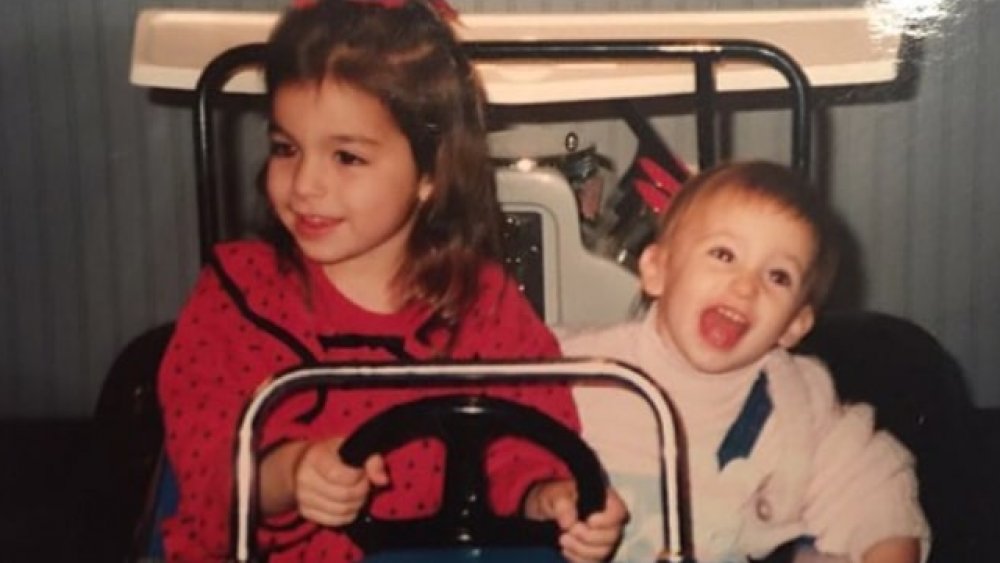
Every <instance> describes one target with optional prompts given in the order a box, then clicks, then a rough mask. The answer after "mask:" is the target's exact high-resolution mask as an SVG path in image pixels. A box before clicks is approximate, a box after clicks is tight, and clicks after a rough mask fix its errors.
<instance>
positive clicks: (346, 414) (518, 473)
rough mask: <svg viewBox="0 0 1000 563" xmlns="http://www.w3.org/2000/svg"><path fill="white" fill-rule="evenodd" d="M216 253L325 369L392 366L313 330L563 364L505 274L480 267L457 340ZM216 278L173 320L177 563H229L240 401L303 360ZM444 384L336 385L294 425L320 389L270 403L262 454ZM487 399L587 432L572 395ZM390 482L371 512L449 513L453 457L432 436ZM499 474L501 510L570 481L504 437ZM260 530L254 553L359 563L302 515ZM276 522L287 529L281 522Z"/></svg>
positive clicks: (511, 391) (260, 259) (503, 391)
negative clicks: (545, 485) (444, 492)
mask: <svg viewBox="0 0 1000 563" xmlns="http://www.w3.org/2000/svg"><path fill="white" fill-rule="evenodd" d="M218 256H219V259H220V261H221V263H222V264H223V266H224V267H225V268H226V271H227V273H228V275H229V276H230V277H231V278H232V280H233V281H234V282H235V284H236V286H237V287H239V288H240V289H241V290H242V291H243V295H244V297H245V298H246V301H247V304H248V306H249V307H250V308H251V309H252V310H253V311H254V312H255V313H256V314H257V315H260V316H262V317H264V318H266V319H269V320H270V321H271V322H273V323H275V324H277V325H278V326H280V327H281V328H282V329H284V330H286V331H287V332H288V333H289V334H291V335H292V336H293V337H294V338H295V339H296V340H298V341H299V342H301V343H302V344H304V345H305V346H307V347H308V348H309V349H310V350H311V352H312V353H313V354H315V355H316V356H317V357H318V358H320V359H321V360H322V361H330V362H344V361H365V362H369V361H395V360H394V358H395V356H393V355H392V354H390V353H389V352H388V351H387V350H385V349H380V348H378V347H358V348H331V349H327V350H324V349H323V348H322V347H321V346H320V345H319V343H318V335H329V334H369V335H373V336H391V337H399V338H401V339H402V341H403V343H404V347H405V350H406V352H407V353H408V354H410V355H412V356H413V357H415V358H430V357H433V356H434V355H435V354H437V353H438V350H439V349H440V347H441V344H442V343H444V342H448V341H450V342H451V343H452V347H451V356H452V357H454V358H456V359H473V358H482V359H487V360H489V359H509V358H544V357H554V356H555V355H556V354H557V353H558V346H557V344H556V341H555V339H554V337H553V336H552V335H551V334H550V333H549V331H548V329H547V328H546V327H545V326H544V324H542V323H541V321H540V320H539V319H538V318H537V317H535V315H534V312H533V310H532V309H531V307H530V305H529V304H528V303H527V301H525V300H524V298H523V297H522V296H521V295H520V293H518V292H517V288H516V285H515V284H513V283H510V282H508V281H506V279H505V277H504V274H503V272H502V270H501V269H500V268H499V267H498V266H490V267H488V268H486V269H484V271H483V273H482V278H481V280H482V283H481V289H482V291H481V295H480V296H479V299H478V301H477V303H476V304H475V306H474V307H473V308H472V309H471V310H470V311H469V312H468V313H467V314H466V315H465V316H464V317H463V318H462V320H461V322H460V323H459V325H458V327H457V328H456V329H455V330H456V333H455V334H454V336H453V338H452V336H451V335H449V334H448V333H447V330H448V329H446V328H444V327H440V328H435V329H434V330H432V331H431V332H430V334H429V336H426V338H425V337H423V335H422V337H421V338H417V337H416V334H417V333H418V331H420V330H421V328H422V327H426V326H428V324H429V323H430V321H431V319H430V315H429V312H428V311H426V310H425V309H423V308H421V307H419V306H414V307H412V308H409V309H406V310H404V311H401V312H399V313H395V314H391V315H376V314H373V313H370V312H367V311H364V310H362V309H360V308H358V307H357V306H355V305H354V304H353V303H350V302H349V301H347V299H346V298H344V297H343V296H342V295H341V294H339V292H337V291H336V289H335V288H334V287H333V286H332V285H330V284H329V282H327V281H326V280H325V278H324V277H322V274H321V272H318V268H317V269H315V270H312V269H310V271H309V272H308V278H309V282H310V284H311V288H312V290H313V294H312V296H311V297H312V298H311V299H310V300H307V299H305V297H304V296H303V294H302V291H301V289H300V288H301V286H302V284H301V282H300V281H299V279H298V278H296V277H295V276H296V274H294V273H288V274H285V273H280V272H279V270H278V268H277V264H276V261H275V259H274V256H273V254H272V252H271V251H270V250H269V249H268V248H267V247H265V246H264V245H262V244H259V243H230V244H227V245H223V246H222V247H220V251H219V253H218ZM233 305H234V304H233V301H232V300H231V299H230V297H229V296H228V295H227V294H226V293H225V291H224V290H223V288H222V286H221V284H220V283H219V280H218V279H217V277H216V276H215V275H214V274H213V273H212V272H211V271H206V272H204V273H203V274H202V275H201V277H200V278H199V280H198V283H197V286H196V288H195V290H194V291H193V292H192V296H191V298H190V300H189V302H188V303H187V304H186V306H185V308H184V310H183V311H182V313H181V316H180V318H179V319H178V325H177V331H176V333H175V337H174V340H173V341H172V343H171V345H170V346H169V349H168V353H167V355H166V357H165V358H164V361H163V364H162V366H161V370H160V379H159V392H160V398H161V401H162V403H163V405H164V415H165V423H166V428H167V432H166V436H167V448H168V454H169V456H170V460H171V464H172V465H173V467H174V470H175V473H176V475H177V476H178V479H179V487H180V492H181V501H180V506H179V510H178V513H177V514H176V515H175V516H174V517H172V518H170V519H168V520H167V522H166V523H165V525H164V533H165V536H164V538H165V543H166V547H167V550H168V553H169V556H168V560H170V561H211V560H220V559H222V558H224V556H225V554H226V551H227V548H228V545H227V544H228V540H229V530H228V526H229V516H228V507H229V505H230V500H231V499H230V491H231V490H232V483H231V463H232V460H231V456H232V452H233V444H234V428H235V426H236V422H237V420H238V417H239V415H240V412H241V410H242V408H243V405H244V403H245V401H247V400H248V399H249V398H250V397H251V396H252V395H253V392H254V390H255V389H256V388H257V387H258V386H259V385H260V383H261V382H262V381H263V380H264V379H266V378H268V377H270V376H271V375H272V374H275V373H279V372H282V371H285V370H287V369H289V368H291V367H294V366H295V365H296V363H297V362H298V359H297V356H296V354H295V353H293V351H291V350H289V349H288V348H287V347H286V345H284V344H283V343H282V342H281V341H279V340H277V339H276V338H274V337H273V336H272V335H270V334H269V333H267V332H265V331H263V330H261V329H260V328H259V327H258V326H256V325H254V324H252V323H251V322H249V321H248V320H247V319H246V318H244V317H243V316H242V315H241V313H240V310H239V308H238V307H235V306H233ZM452 391H454V390H449V389H436V390H426V389H415V388H409V389H381V390H366V389H348V390H338V391H332V392H330V393H329V394H328V396H327V397H326V398H325V401H324V403H323V405H324V408H322V410H321V411H320V412H319V413H317V415H316V416H315V417H314V418H312V419H311V420H310V421H309V422H308V423H306V424H303V423H300V422H298V421H297V417H299V415H301V414H302V413H303V412H306V411H308V410H309V409H311V408H313V407H314V406H315V405H316V404H317V401H316V393H315V392H309V393H301V394H297V395H295V396H292V397H290V398H289V399H288V400H287V401H285V402H283V403H282V405H281V406H280V407H279V408H277V409H275V412H274V413H273V415H272V416H271V417H270V419H269V420H268V422H267V423H266V424H265V427H264V429H263V432H262V436H261V442H262V444H261V445H262V447H263V448H266V447H267V445H268V444H274V443H277V442H278V441H284V440H290V439H291V440H297V439H319V438H325V437H329V436H332V435H347V434H349V433H350V432H351V431H352V430H353V429H354V428H356V427H357V426H358V425H360V424H361V423H363V422H364V421H365V420H368V419H369V418H370V417H372V416H373V415H374V414H377V413H379V412H381V411H383V410H385V409H387V408H389V407H391V406H393V405H396V404H399V403H401V402H405V401H410V400H413V399H415V398H419V397H423V396H427V395H429V394H434V393H446V392H452ZM484 392H486V393H487V394H489V395H494V396H498V397H503V398H507V399H511V400H515V401H518V402H521V403H523V404H526V405H529V406H533V407H535V408H538V409H540V410H542V411H543V412H546V413H548V414H549V415H551V416H553V417H555V418H557V419H558V420H560V421H561V422H563V423H564V424H566V425H568V426H570V427H572V428H577V427H578V421H577V418H576V412H575V409H574V408H573V404H572V400H571V397H570V394H569V391H568V389H566V388H564V387H555V386H550V385H546V386H539V385H523V386H515V385H511V386H500V387H487V388H485V389H484ZM387 463H388V466H389V472H390V475H391V480H392V483H391V485H390V486H389V487H388V488H387V490H385V491H384V492H381V493H379V494H378V496H377V497H376V498H375V499H374V501H373V504H372V510H373V512H374V513H375V514H377V515H380V516H383V517H399V518H410V517H416V516H423V515H427V514H431V513H433V512H435V511H436V510H437V509H438V507H439V505H440V493H441V480H442V479H443V473H444V471H443V468H444V451H443V446H442V445H441V444H440V443H438V442H437V441H436V440H418V441H415V442H413V443H410V444H407V445H405V446H403V447H401V448H399V449H398V450H396V451H394V452H392V453H390V454H389V455H388V456H387ZM485 463H486V467H487V471H488V473H489V474H490V476H491V483H492V487H491V491H490V501H491V502H492V503H493V505H494V507H495V508H496V509H497V510H498V511H499V512H501V513H510V512H513V511H514V510H516V509H517V507H518V506H519V503H520V496H521V494H522V493H523V491H524V490H525V489H526V487H527V486H528V485H529V484H530V483H532V482H534V481H535V480H537V479H540V478H544V477H547V476H554V475H566V471H565V468H564V467H562V466H561V465H560V464H559V463H558V462H556V461H554V460H553V459H552V458H551V457H550V456H549V455H548V454H545V453H544V452H541V451H540V450H539V449H538V448H536V447H534V446H532V445H530V444H527V443H524V442H523V441H519V440H514V439H510V438H506V439H502V440H499V441H498V442H497V443H495V444H494V445H493V446H491V448H490V449H489V451H488V453H487V459H486V461H485ZM273 520H274V521H268V522H267V523H266V525H265V526H263V527H262V528H261V530H260V531H259V534H258V537H259V540H260V541H259V545H262V546H269V549H270V559H269V560H270V561H318V560H343V561H358V560H360V559H361V553H360V552H359V551H358V549H357V547H356V546H354V545H353V544H352V543H351V542H350V541H349V540H348V539H347V538H346V536H343V535H342V534H340V533H338V532H337V531H335V530H332V529H317V528H316V527H315V526H314V525H312V524H310V523H309V522H305V521H302V520H301V519H298V518H296V516H295V515H294V514H292V515H283V516H278V517H276V518H275V519H273ZM278 522H280V523H281V524H282V525H280V526H279V525H278Z"/></svg>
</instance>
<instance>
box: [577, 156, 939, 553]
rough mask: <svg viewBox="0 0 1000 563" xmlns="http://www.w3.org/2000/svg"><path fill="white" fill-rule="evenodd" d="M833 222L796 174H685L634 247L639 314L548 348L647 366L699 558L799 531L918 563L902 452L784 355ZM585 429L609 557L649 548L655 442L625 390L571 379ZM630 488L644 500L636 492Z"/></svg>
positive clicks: (806, 310)
mask: <svg viewBox="0 0 1000 563" xmlns="http://www.w3.org/2000/svg"><path fill="white" fill-rule="evenodd" d="M830 232H831V227H830V219H829V217H828V215H827V213H826V211H825V210H824V209H823V207H822V206H821V204H820V203H819V202H818V201H817V200H816V199H814V194H813V193H812V190H810V189H809V187H808V186H806V185H805V184H804V182H803V181H802V179H801V178H800V177H799V176H798V175H797V174H796V173H795V172H793V171H791V170H788V169H786V168H785V167H783V166H780V165H776V164H771V163H767V162H746V163H736V164H728V165H723V166H721V167H717V168H714V169H711V170H709V171H707V172H704V173H702V174H701V175H699V176H697V177H696V178H694V179H693V180H692V181H690V182H689V184H688V185H687V186H685V187H684V189H682V190H681V191H680V193H679V195H678V196H677V198H676V200H675V201H674V202H673V203H672V205H671V207H670V208H669V209H668V211H667V212H666V214H665V216H664V217H663V220H662V222H661V226H660V232H659V234H658V237H657V240H656V241H655V242H654V243H653V244H651V245H650V246H649V247H648V248H647V249H646V250H645V251H644V252H643V254H642V256H641V258H640V261H639V272H640V279H641V284H642V289H643V291H644V292H645V293H646V294H647V295H648V296H649V297H650V298H651V299H652V306H651V308H650V309H649V311H648V312H647V314H646V316H645V318H644V319H643V320H641V321H637V322H634V323H626V324H621V325H616V326H613V327H609V328H605V329H600V330H596V331H593V332H589V333H577V334H575V335H569V336H565V337H564V338H563V341H562V346H563V352H564V353H565V354H566V355H568V356H573V355H598V356H610V357H614V358H617V359H620V360H622V361H625V362H627V363H630V364H632V365H635V366H637V367H639V368H640V369H642V370H643V371H645V372H647V373H648V374H649V375H650V376H652V377H653V378H654V379H655V380H656V381H657V382H658V383H659V384H660V385H661V386H662V387H663V388H664V389H665V390H666V392H667V393H668V395H669V396H670V398H671V401H672V403H673V404H674V406H675V408H676V409H677V412H678V416H679V419H680V424H679V426H680V428H681V429H682V430H681V431H682V433H683V435H684V437H683V440H684V442H685V446H686V467H685V470H686V482H687V487H688V497H689V500H690V508H691V512H690V527H691V533H690V536H691V537H690V538H689V541H690V543H691V548H692V550H693V552H694V556H695V559H696V560H697V561H699V563H706V562H723V561H724V562H735V561H752V560H754V559H758V558H762V557H765V556H767V555H768V554H769V553H771V552H772V551H773V550H774V549H775V548H776V547H778V546H779V545H782V544H785V543H786V542H789V541H792V540H802V541H803V543H805V544H807V545H811V547H809V548H808V550H807V551H808V552H809V555H805V554H800V555H799V556H798V557H799V558H798V559H797V561H807V560H808V561H851V562H862V563H875V562H900V563H903V562H906V563H916V562H917V561H920V560H924V559H926V557H927V552H928V543H929V531H928V529H927V525H926V522H925V519H924V517H923V514H922V512H921V509H920V507H919V505H918V501H917V493H918V490H917V483H916V478H915V476H914V472H913V459H912V457H911V456H910V454H909V453H908V452H907V451H906V450H905V448H903V446H901V445H900V444H899V443H898V442H896V441H895V440H894V439H893V438H892V437H891V436H889V435H888V434H887V433H885V432H876V431H874V430H873V413H872V410H871V408H869V407H868V406H863V405H851V406H843V405H841V404H839V403H838V399H837V397H836V394H835V391H834V389H833V384H832V382H831V379H830V376H829V374H828V373H827V371H826V370H825V369H824V367H823V366H822V365H820V364H819V363H818V362H817V361H816V360H815V359H813V358H806V357H799V356H793V355H791V354H789V353H788V349H789V348H790V347H792V346H794V345H795V344H796V343H797V342H798V341H799V339H801V338H802V337H803V336H804V335H805V334H806V333H807V332H808V331H809V329H810V328H811V327H812V325H813V320H814V316H815V315H816V312H817V310H818V308H819V306H820V304H821V303H822V301H823V299H824V297H825V295H826V293H827V290H828V289H829V287H830V285H831V282H832V279H833V277H834V272H835V270H836V262H837V251H836V248H835V245H834V243H833V237H832V236H831V234H830ZM576 393H577V395H576V399H577V403H578V406H579V408H580V416H581V419H582V422H583V427H584V436H585V438H587V439H588V441H591V443H593V444H595V445H596V446H597V449H598V450H599V452H600V453H601V455H602V460H603V461H604V462H605V465H606V466H607V468H608V470H609V472H610V473H611V479H612V481H613V482H614V484H615V487H616V488H617V489H618V491H619V493H620V494H621V495H622V497H623V499H624V500H625V501H626V503H627V504H628V505H629V510H630V513H631V518H632V520H631V523H630V524H629V527H628V529H627V530H626V534H625V539H624V541H623V544H622V547H621V548H620V549H619V551H618V554H617V558H618V559H619V560H622V561H642V560H645V561H648V560H652V559H653V558H655V556H656V554H657V551H658V550H659V549H660V548H662V547H663V546H662V545H660V544H661V543H662V540H661V539H660V538H662V518H661V516H660V507H659V506H658V503H656V502H655V500H656V498H655V495H651V494H649V493H648V491H654V490H657V489H655V488H649V487H656V486H657V485H656V480H655V469H656V467H657V466H656V464H655V463H654V462H653V459H655V458H654V457H653V456H655V455H656V453H655V452H656V449H655V445H651V443H644V442H643V440H641V439H639V438H638V437H639V436H646V437H650V438H651V437H652V436H655V432H654V430H653V427H652V426H651V422H649V421H648V420H647V419H646V418H644V417H643V416H641V415H640V414H636V413H644V412H646V411H645V410H644V409H643V406H642V404H641V401H639V400H638V399H637V398H636V397H635V396H632V395H628V394H625V393H623V392H620V391H618V390H614V391H609V390H608V389H606V388H605V389H593V388H581V389H578V390H577V391H576ZM643 493H645V494H643Z"/></svg>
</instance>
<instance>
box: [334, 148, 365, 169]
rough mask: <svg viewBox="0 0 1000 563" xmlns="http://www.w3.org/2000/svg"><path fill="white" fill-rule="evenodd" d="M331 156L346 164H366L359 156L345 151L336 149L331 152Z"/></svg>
mask: <svg viewBox="0 0 1000 563" xmlns="http://www.w3.org/2000/svg"><path fill="white" fill-rule="evenodd" d="M333 158H334V160H336V161H337V162H339V163H340V164H343V165H346V166H357V165H359V164H366V163H367V161H366V160H365V159H363V158H361V157H360V156H358V155H356V154H354V153H352V152H347V151H336V152H335V153H333Z"/></svg>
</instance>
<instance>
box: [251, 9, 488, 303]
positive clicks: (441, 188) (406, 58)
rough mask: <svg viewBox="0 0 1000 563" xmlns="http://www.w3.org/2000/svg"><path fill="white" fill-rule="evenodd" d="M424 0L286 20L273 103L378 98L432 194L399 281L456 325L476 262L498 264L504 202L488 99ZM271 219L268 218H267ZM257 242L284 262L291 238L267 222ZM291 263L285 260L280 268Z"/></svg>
mask: <svg viewBox="0 0 1000 563" xmlns="http://www.w3.org/2000/svg"><path fill="white" fill-rule="evenodd" d="M434 6H435V4H434V3H432V2H429V1H428V0H401V1H392V2H373V1H366V0H320V1H318V2H316V3H314V4H311V5H307V6H305V7H301V8H295V9H292V10H290V11H289V12H287V13H286V14H285V16H284V17H283V18H282V20H281V21H280V22H279V24H278V26H277V27H276V28H275V30H274V32H273V33H272V35H271V37H270V41H269V43H268V48H267V59H266V67H265V81H266V85H267V92H268V96H269V97H270V98H271V99H272V100H273V96H274V93H275V92H276V91H277V90H278V89H279V88H280V87H282V86H283V85H286V84H292V83H301V82H315V83H317V84H319V83H321V82H322V81H324V80H331V79H332V80H337V81H343V82H345V83H347V84H350V85H352V86H354V87H356V88H359V89H361V90H362V91H364V92H367V93H368V94H370V95H372V96H374V97H375V98H377V99H378V100H380V101H381V102H382V103H383V104H384V105H385V107H386V108H387V109H388V110H389V113H390V114H391V115H392V116H393V118H394V119H395V121H396V123H397V125H398V126H399V128H400V130H401V131H402V132H403V134H404V135H405V136H406V138H407V139H408V140H409V143H410V150H411V151H412V154H413V158H414V161H415V162H416V165H417V170H418V173H420V174H422V175H427V176H428V177H430V178H431V181H432V183H433V185H434V189H433V192H432V194H431V195H430V197H429V198H428V199H427V200H426V201H424V202H423V203H422V204H421V205H420V206H419V208H418V211H417V217H416V223H415V226H414V228H413V231H412V233H411V235H410V240H409V241H408V246H407V259H406V260H405V261H404V265H403V266H402V268H401V270H400V271H399V272H398V273H397V275H396V279H395V280H394V283H395V287H397V288H399V289H400V291H402V292H403V297H404V299H405V300H419V301H423V302H425V303H427V304H428V305H430V306H431V307H432V308H433V309H434V310H435V311H437V312H438V314H439V315H440V316H441V318H442V319H443V320H446V321H453V320H455V319H456V318H457V316H458V315H459V314H460V313H461V312H462V311H463V310H464V309H465V308H466V307H467V306H468V305H469V304H470V302H471V301H472V299H473V297H474V295H475V292H476V288H477V285H478V272H479V270H480V268H481V266H482V263H483V262H484V261H485V260H487V259H491V258H497V257H499V255H500V237H499V228H500V227H499V226H500V224H501V223H500V217H501V215H500V205H499V203H498V201H497V197H496V186H495V183H494V176H493V168H492V164H491V162H490V160H489V153H488V148H487V142H486V126H485V118H484V106H485V95H484V93H483V89H482V86H481V84H480V83H479V80H478V76H477V75H476V73H475V71H474V69H473V67H472V65H471V63H470V62H469V60H468V58H467V57H466V56H465V54H464V53H463V52H462V49H461V47H460V46H459V44H458V40H457V39H456V37H455V35H454V32H453V30H452V29H451V26H450V24H449V22H448V21H446V20H445V18H446V17H450V15H451V14H449V13H447V12H444V11H442V12H439V11H438V10H437V9H435V7H434ZM271 214H272V215H273V212H272V213H271ZM264 238H265V239H266V240H268V241H269V242H271V243H272V244H273V245H274V246H275V247H276V248H277V249H278V252H279V255H280V256H282V257H283V258H284V259H285V260H287V261H290V262H291V263H293V264H295V263H296V261H297V260H300V258H299V257H298V255H297V253H296V252H295V246H294V241H293V240H292V239H291V236H290V234H289V233H288V232H287V231H285V230H284V229H283V228H282V227H281V226H280V223H278V222H277V219H276V218H274V217H271V218H270V221H269V226H268V227H267V228H265V231H264ZM286 263H287V262H286Z"/></svg>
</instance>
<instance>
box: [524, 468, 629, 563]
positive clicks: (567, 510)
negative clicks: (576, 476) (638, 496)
mask: <svg viewBox="0 0 1000 563" xmlns="http://www.w3.org/2000/svg"><path fill="white" fill-rule="evenodd" d="M524 507H525V509H524V515H525V516H526V517H528V518H531V519H533V520H555V521H556V523H557V524H558V525H559V529H561V530H562V531H563V533H562V535H560V536H559V545H560V547H561V548H562V554H563V557H565V558H566V559H567V560H569V561H572V562H573V563H585V562H591V561H603V560H605V559H607V558H609V557H610V556H611V555H612V554H613V553H614V550H615V547H616V546H617V545H618V541H619V539H621V534H622V527H623V526H624V525H625V521H626V520H627V519H628V510H627V509H626V508H625V504H624V503H623V502H622V501H621V499H620V498H619V497H618V494H617V493H615V491H614V489H611V488H608V491H607V496H606V497H605V502H604V510H603V511H601V512H595V513H594V514H591V515H590V516H589V517H588V518H587V520H586V521H585V522H581V521H580V520H578V519H577V514H576V483H575V482H573V481H572V480H561V481H549V482H546V483H541V484H539V485H536V486H534V487H533V488H532V489H531V491H530V492H529V493H528V497H527V499H526V500H525V503H524Z"/></svg>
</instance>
